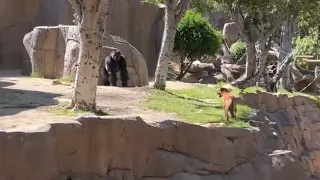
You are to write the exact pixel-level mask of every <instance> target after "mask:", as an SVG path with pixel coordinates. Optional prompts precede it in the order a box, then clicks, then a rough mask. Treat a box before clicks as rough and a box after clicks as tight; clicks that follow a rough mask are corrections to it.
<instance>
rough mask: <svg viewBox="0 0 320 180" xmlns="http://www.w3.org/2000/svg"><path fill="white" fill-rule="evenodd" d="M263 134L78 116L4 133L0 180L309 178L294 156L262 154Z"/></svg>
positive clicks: (132, 118) (1, 136)
mask: <svg viewBox="0 0 320 180" xmlns="http://www.w3.org/2000/svg"><path fill="white" fill-rule="evenodd" d="M259 133H260V132H259V131H257V130H254V129H234V128H223V129H219V128H212V129H210V128H205V127H201V126H197V125H192V124H186V123H182V122H174V121H163V122H160V123H154V124H146V123H145V122H144V121H143V120H141V119H140V118H139V117H131V116H126V117H104V118H99V117H94V116H91V117H90V116H87V117H80V118H78V119H77V120H76V121H71V122H65V123H58V124H51V125H37V126H34V127H29V128H28V129H24V130H16V131H2V132H1V133H0V142H1V146H0V152H1V156H0V160H1V161H0V176H1V178H2V179H15V180H20V179H21V180H22V179H24V180H29V179H30V180H31V179H32V180H43V179H74V180H75V179H81V180H89V179H97V180H103V179H108V180H140V179H142V180H284V179H290V180H306V175H305V173H304V172H303V169H302V167H301V164H300V162H299V161H297V160H296V157H295V156H294V155H293V153H292V152H290V151H274V152H273V153H272V154H269V155H266V154H265V153H264V152H263V151H259V150H258V149H259V143H257V138H259V136H258V134H259ZM238 140H239V141H242V143H237V141H238ZM239 149H242V150H243V151H241V152H239ZM245 149H246V150H245Z"/></svg>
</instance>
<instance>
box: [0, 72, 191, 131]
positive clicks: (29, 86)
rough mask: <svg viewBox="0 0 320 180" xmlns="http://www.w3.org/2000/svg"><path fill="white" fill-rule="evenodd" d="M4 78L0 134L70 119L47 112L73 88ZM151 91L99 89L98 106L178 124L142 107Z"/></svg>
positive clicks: (170, 85) (178, 85)
mask: <svg viewBox="0 0 320 180" xmlns="http://www.w3.org/2000/svg"><path fill="white" fill-rule="evenodd" d="M12 76H13V75H8V77H5V75H4V74H1V72H0V130H1V129H20V128H23V127H24V126H26V125H38V124H41V123H52V122H58V121H62V122H63V121H67V120H71V119H72V118H70V117H66V116H62V115H57V114H54V113H51V112H49V111H48V108H49V107H51V106H53V105H57V104H59V102H62V101H70V98H71V96H72V88H73V86H65V85H52V80H48V79H41V78H28V77H12ZM167 86H168V88H171V89H182V88H190V87H192V85H190V84H186V83H180V82H168V85H167ZM149 92H150V89H149V88H147V87H144V88H121V87H102V86H100V87H98V92H97V104H98V106H99V107H101V109H103V110H104V111H106V112H108V113H109V114H111V115H139V116H141V117H142V118H143V119H144V120H145V121H162V120H166V119H171V120H181V119H179V118H178V117H177V116H176V115H175V114H170V113H164V112H157V111H153V110H150V109H147V108H144V107H142V106H141V103H142V102H143V101H146V97H147V96H148V93H149Z"/></svg>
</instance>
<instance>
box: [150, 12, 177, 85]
mask: <svg viewBox="0 0 320 180" xmlns="http://www.w3.org/2000/svg"><path fill="white" fill-rule="evenodd" d="M174 16H175V14H174V10H173V9H171V8H166V14H165V24H164V32H163V37H162V44H161V50H160V54H159V59H158V64H157V69H156V73H155V81H154V84H153V86H154V88H156V89H160V90H165V89H166V80H167V74H168V68H169V62H170V59H171V58H172V50H173V47H174V38H175V35H176V25H175V22H174Z"/></svg>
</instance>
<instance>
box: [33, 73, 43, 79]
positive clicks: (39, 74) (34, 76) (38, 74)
mask: <svg viewBox="0 0 320 180" xmlns="http://www.w3.org/2000/svg"><path fill="white" fill-rule="evenodd" d="M30 77H32V78H44V76H43V75H42V74H41V73H39V72H32V73H31V75H30Z"/></svg>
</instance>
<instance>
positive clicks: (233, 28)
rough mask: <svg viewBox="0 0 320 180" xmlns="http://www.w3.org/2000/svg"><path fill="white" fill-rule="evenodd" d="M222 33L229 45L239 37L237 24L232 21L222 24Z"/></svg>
mask: <svg viewBox="0 0 320 180" xmlns="http://www.w3.org/2000/svg"><path fill="white" fill-rule="evenodd" d="M222 34H223V35H224V36H225V38H226V40H225V41H226V43H227V45H228V46H229V47H231V45H232V44H234V43H236V42H237V41H238V40H239V38H240V36H239V33H238V28H237V25H236V23H234V22H230V23H226V24H224V27H223V32H222Z"/></svg>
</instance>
